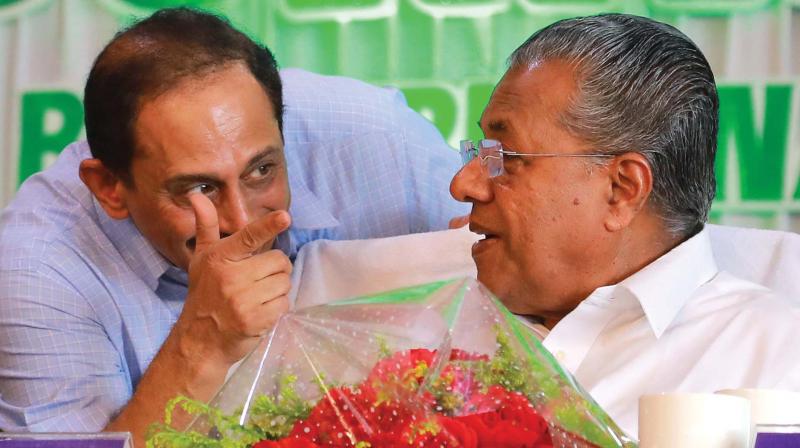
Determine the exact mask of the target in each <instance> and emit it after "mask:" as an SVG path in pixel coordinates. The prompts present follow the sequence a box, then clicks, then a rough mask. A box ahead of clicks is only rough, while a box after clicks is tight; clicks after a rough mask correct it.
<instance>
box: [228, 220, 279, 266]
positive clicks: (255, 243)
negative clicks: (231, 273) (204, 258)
mask: <svg viewBox="0 0 800 448" xmlns="http://www.w3.org/2000/svg"><path fill="white" fill-rule="evenodd" d="M291 223H292V218H291V217H290V216H289V213H288V212H286V211H285V210H275V211H272V212H269V213H267V214H266V215H264V216H262V217H261V218H258V219H256V220H255V221H253V222H251V223H250V224H248V225H246V226H245V227H243V228H242V230H239V231H238V232H236V233H234V234H233V235H231V236H229V237H228V238H225V239H224V240H223V241H222V242H221V243H220V246H221V247H220V250H221V251H222V252H221V253H222V255H223V256H224V257H225V258H227V259H228V260H231V261H239V260H243V259H245V258H249V257H250V256H252V255H253V254H254V253H256V252H258V251H259V250H261V249H262V248H263V247H264V246H266V245H267V244H268V243H271V242H272V241H273V240H274V239H275V237H276V236H278V234H279V233H281V232H283V231H284V230H286V229H288V228H289V225H290V224H291Z"/></svg>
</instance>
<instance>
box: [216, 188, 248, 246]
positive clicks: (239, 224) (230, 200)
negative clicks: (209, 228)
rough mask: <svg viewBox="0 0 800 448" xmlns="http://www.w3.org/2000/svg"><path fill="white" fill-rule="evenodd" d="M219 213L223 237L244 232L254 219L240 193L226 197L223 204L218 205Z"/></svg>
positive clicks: (220, 230)
mask: <svg viewBox="0 0 800 448" xmlns="http://www.w3.org/2000/svg"><path fill="white" fill-rule="evenodd" d="M217 213H218V215H219V232H220V233H221V234H223V235H231V234H234V233H236V232H238V231H239V230H242V228H244V226H246V225H247V224H249V223H250V221H251V220H252V219H253V218H254V216H252V213H251V211H250V208H249V206H248V203H247V200H246V199H245V198H244V197H243V196H242V195H241V194H240V193H239V192H232V193H230V194H228V195H226V197H225V198H224V201H223V203H221V204H218V205H217Z"/></svg>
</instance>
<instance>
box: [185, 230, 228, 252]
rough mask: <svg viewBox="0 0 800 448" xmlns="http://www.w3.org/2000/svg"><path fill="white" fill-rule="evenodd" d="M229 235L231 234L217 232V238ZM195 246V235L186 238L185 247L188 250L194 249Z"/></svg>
mask: <svg viewBox="0 0 800 448" xmlns="http://www.w3.org/2000/svg"><path fill="white" fill-rule="evenodd" d="M231 235H232V234H230V233H220V234H219V239H223V238H227V237H229V236H231ZM195 246H197V237H196V236H193V237H191V238H189V239H188V240H186V247H187V248H188V249H189V250H191V251H194V248H195Z"/></svg>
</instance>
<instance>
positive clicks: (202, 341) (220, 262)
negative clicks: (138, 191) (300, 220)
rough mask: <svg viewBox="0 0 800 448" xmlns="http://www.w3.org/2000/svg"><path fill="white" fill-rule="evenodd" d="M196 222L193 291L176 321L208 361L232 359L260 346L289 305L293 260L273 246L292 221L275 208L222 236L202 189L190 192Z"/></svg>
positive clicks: (231, 360)
mask: <svg viewBox="0 0 800 448" xmlns="http://www.w3.org/2000/svg"><path fill="white" fill-rule="evenodd" d="M190 201H191V204H192V207H193V209H194V213H195V221H196V227H197V234H196V244H195V252H194V255H193V256H192V259H191V261H190V263H189V293H188V296H187V298H186V304H185V305H184V309H183V312H182V313H181V316H180V318H179V319H178V323H176V326H178V325H180V326H181V328H183V329H184V330H188V332H186V331H184V332H183V335H184V336H185V338H184V339H185V340H187V342H186V344H187V345H189V346H191V350H197V351H198V352H197V353H195V355H200V356H203V357H204V358H207V359H208V361H211V362H213V361H219V362H223V363H227V364H232V363H234V362H236V361H238V360H239V359H241V358H242V357H243V356H244V355H246V354H247V353H248V352H249V351H250V350H252V349H253V347H255V345H256V343H257V342H258V339H259V337H260V336H262V335H264V334H266V333H268V332H269V331H270V330H271V329H272V327H273V325H274V324H275V322H276V320H277V319H278V317H280V315H281V314H282V313H284V312H285V311H286V310H287V309H288V307H289V301H288V297H287V294H288V293H289V288H290V286H291V285H290V280H289V276H290V274H291V271H292V264H291V262H290V261H289V258H288V257H286V255H284V253H283V252H281V251H279V250H274V249H271V247H272V244H273V242H274V240H275V237H276V236H277V235H278V234H279V233H281V232H283V231H284V230H286V229H287V228H288V227H289V224H290V223H291V219H290V217H289V214H288V213H287V212H286V211H273V212H270V213H268V214H267V215H265V216H263V217H261V218H259V219H257V220H255V221H253V222H251V223H250V224H248V225H247V226H246V227H244V228H242V229H241V230H240V231H238V232H236V233H234V234H232V235H231V236H229V237H227V238H224V239H220V233H219V221H218V217H217V211H216V209H215V208H214V205H213V204H212V203H211V201H210V200H209V199H208V198H207V197H205V196H203V195H202V194H195V195H192V196H191V197H190Z"/></svg>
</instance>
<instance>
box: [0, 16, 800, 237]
mask: <svg viewBox="0 0 800 448" xmlns="http://www.w3.org/2000/svg"><path fill="white" fill-rule="evenodd" d="M181 4H183V5H192V6H197V7H202V8H206V9H210V10H213V11H216V12H219V13H221V14H224V15H226V16H227V17H229V18H230V19H231V20H232V21H233V23H234V24H236V25H237V26H238V27H240V28H241V29H243V30H245V31H246V32H247V33H248V34H250V35H251V36H253V37H254V38H256V39H258V40H260V41H262V42H264V43H266V44H267V45H268V46H269V47H270V48H272V49H273V51H274V52H275V53H276V56H277V58H278V61H279V63H280V64H281V66H283V67H302V68H305V69H308V70H312V71H316V72H319V73H325V74H339V75H346V76H351V77H355V78H359V79H363V80H366V81H368V82H372V83H374V84H379V85H394V86H397V87H399V88H401V89H402V90H403V92H404V93H405V95H406V98H407V99H408V102H409V104H410V105H411V106H412V107H413V108H414V109H416V110H418V111H420V112H421V113H422V114H423V115H424V116H426V117H427V118H428V119H430V120H431V121H433V122H434V124H436V126H437V127H438V128H439V130H441V132H442V134H443V135H444V136H445V138H447V139H448V141H449V142H450V143H451V145H454V146H455V145H456V144H457V142H458V140H460V139H462V138H464V137H471V138H476V137H479V136H480V131H479V129H478V128H477V126H476V125H475V124H474V123H475V122H476V121H477V119H478V117H479V115H480V112H481V110H482V109H483V107H484V106H485V104H486V101H487V99H488V96H489V94H490V93H491V89H492V87H493V86H494V84H495V83H496V81H497V80H498V79H499V77H500V75H501V74H502V72H503V70H504V67H505V58H506V57H507V56H508V54H509V53H510V52H511V51H512V50H513V49H514V48H516V46H517V45H519V44H520V43H521V42H522V41H523V40H524V39H525V38H527V37H528V36H529V35H530V34H531V33H532V32H534V31H535V30H537V29H539V28H541V27H542V26H545V25H547V24H549V23H552V22H553V21H555V20H558V19H561V18H564V17H571V16H575V15H586V14H594V13H599V12H629V13H634V14H640V15H646V16H650V17H653V18H655V19H658V20H662V21H666V22H668V23H671V24H673V25H675V26H677V27H678V28H680V29H681V30H683V31H684V32H686V33H687V34H688V35H689V36H690V37H691V38H692V39H694V40H695V42H696V43H697V44H698V45H699V46H700V47H701V48H702V49H703V51H704V52H705V54H706V56H707V57H708V59H709V61H710V62H711V65H712V67H713V68H714V72H715V74H716V76H717V80H718V81H719V85H720V87H719V91H720V102H721V111H720V112H721V116H720V120H721V123H720V140H719V141H720V147H719V157H718V161H717V176H718V185H719V191H718V199H717V201H716V203H715V205H714V209H713V210H714V211H713V219H714V220H715V221H717V222H725V223H734V224H740V225H751V226H760V227H773V228H784V229H793V230H796V231H797V230H800V183H798V179H800V81H798V80H800V0H191V1H178V0H0V60H2V61H4V62H3V65H2V66H1V68H0V104H2V107H0V126H2V127H0V129H2V131H1V132H2V137H0V160H1V161H2V169H0V187H2V188H1V189H0V206H2V205H4V204H6V203H7V202H8V200H10V198H11V197H12V196H13V193H14V191H15V190H16V188H17V186H18V185H19V183H20V182H21V181H22V180H24V179H25V178H26V177H28V176H30V175H31V174H33V173H35V172H36V171H38V170H40V169H42V168H43V167H45V166H47V165H48V164H49V163H51V162H52V160H53V159H54V158H55V157H56V156H57V154H58V152H59V151H60V150H61V149H62V148H63V147H64V146H65V145H66V144H67V143H69V142H70V141H73V140H75V139H77V138H81V137H82V133H83V111H82V107H81V98H80V92H81V89H82V86H83V82H84V80H85V77H86V73H87V71H88V68H89V67H90V65H91V63H92V60H93V59H94V57H95V55H96V54H97V53H98V52H99V50H100V49H101V47H102V45H103V44H104V43H105V42H106V41H107V40H108V39H109V38H110V37H111V36H112V35H113V33H114V31H115V30H116V29H118V28H119V27H120V26H123V25H124V24H126V23H128V22H129V21H130V20H132V19H133V18H135V17H140V16H142V15H146V14H149V13H150V12H152V11H153V10H154V9H156V8H160V7H165V6H174V5H181Z"/></svg>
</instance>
